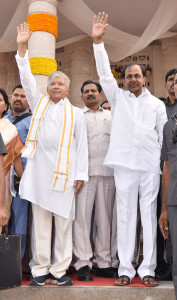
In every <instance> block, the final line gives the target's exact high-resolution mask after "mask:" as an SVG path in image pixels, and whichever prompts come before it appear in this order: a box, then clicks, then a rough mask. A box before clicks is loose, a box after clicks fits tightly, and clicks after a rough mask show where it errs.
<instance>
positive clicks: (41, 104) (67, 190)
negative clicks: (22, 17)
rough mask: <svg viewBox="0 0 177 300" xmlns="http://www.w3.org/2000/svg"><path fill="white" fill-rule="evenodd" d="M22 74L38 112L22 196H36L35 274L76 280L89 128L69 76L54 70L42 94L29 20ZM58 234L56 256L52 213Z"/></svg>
mask: <svg viewBox="0 0 177 300" xmlns="http://www.w3.org/2000/svg"><path fill="white" fill-rule="evenodd" d="M17 31H18V35H17V44H18V52H17V55H16V61H17V64H18V68H19V72H20V79H21V83H22V85H23V88H24V91H25V93H26V97H27V100H28V103H29V105H30V108H31V111H32V112H33V117H32V121H31V125H30V129H29V134H28V137H27V140H26V144H25V148H24V151H23V154H22V155H23V156H25V157H27V158H28V159H27V165H26V168H25V172H24V174H23V176H22V179H21V183H20V190H19V193H20V195H21V196H22V198H24V199H27V200H28V201H30V202H32V212H33V265H32V275H33V279H32V281H31V283H30V285H32V286H43V285H44V284H45V283H46V281H48V280H49V279H50V278H52V280H54V281H52V282H55V283H56V284H57V285H59V286H64V285H72V284H73V282H72V280H71V279H70V278H68V277H67V276H66V270H67V269H68V267H69V265H70V262H71V259H72V206H73V201H74V194H75V195H77V194H78V193H79V191H80V190H81V189H82V186H83V184H84V181H87V179H88V175H87V173H88V146H87V132H86V126H85V120H84V114H83V112H82V111H81V110H80V109H79V108H76V107H73V106H72V105H71V103H70V102H69V101H68V99H67V98H66V97H67V94H68V90H69V83H70V80H69V78H68V77H67V76H66V75H65V74H64V73H62V72H54V73H52V74H50V75H49V78H48V86H47V92H48V96H47V97H43V96H42V95H41V93H40V91H39V90H38V89H37V86H36V82H35V79H34V76H33V75H32V74H31V70H30V65H29V60H28V51H27V50H26V44H27V42H28V40H29V39H30V36H31V32H30V31H29V26H28V24H26V23H23V24H21V25H20V27H18V28H17ZM53 216H54V226H55V230H54V232H55V237H54V245H53V251H52V253H53V254H54V255H53V261H52V262H51V240H52V219H53Z"/></svg>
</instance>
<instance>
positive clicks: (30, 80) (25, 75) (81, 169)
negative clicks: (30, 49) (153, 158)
mask: <svg viewBox="0 0 177 300" xmlns="http://www.w3.org/2000/svg"><path fill="white" fill-rule="evenodd" d="M16 60H17V64H18V68H19V72H20V79H21V83H22V86H23V88H24V90H25V93H26V96H27V100H28V103H29V105H30V107H31V110H32V112H34V109H35V107H36V104H37V102H38V101H39V100H40V98H41V97H42V95H41V93H40V92H39V90H38V89H37V86H36V82H35V79H34V77H33V75H32V74H31V70H30V66H29V61H28V55H27V53H26V55H25V57H24V58H20V57H19V56H18V54H17V55H16ZM63 104H64V101H63V100H60V101H59V102H58V103H57V104H55V103H54V102H53V101H51V103H50V105H49V107H48V109H47V110H46V112H45V115H44V117H43V119H42V122H41V125H40V128H39V131H38V139H37V144H36V152H35V155H34V157H33V158H32V159H31V158H29V159H28V160H27V165H26V169H25V171H24V174H23V176H22V179H21V183H20V195H21V196H22V198H24V199H27V200H28V201H30V202H32V203H35V204H37V205H39V206H40V207H42V208H44V209H46V210H49V211H51V212H54V213H55V214H58V215H60V216H62V217H64V218H68V217H69V213H70V211H71V207H72V202H73V199H74V188H73V183H74V180H84V181H87V180H88V175H87V173H88V149H87V132H86V126H85V119H84V114H83V112H82V111H81V110H80V109H79V108H77V107H73V109H74V110H75V116H76V120H75V127H74V134H73V139H72V143H71V150H70V165H69V181H70V182H69V187H68V189H66V191H65V192H60V191H55V190H53V189H52V182H53V176H54V170H55V166H56V160H57V157H58V143H59V137H60V134H61V131H62V118H63V114H62V111H63V110H62V109H61V108H62V106H63Z"/></svg>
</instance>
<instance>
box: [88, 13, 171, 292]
mask: <svg viewBox="0 0 177 300" xmlns="http://www.w3.org/2000/svg"><path fill="white" fill-rule="evenodd" d="M107 18H108V15H105V13H102V14H101V13H99V14H98V16H97V17H96V16H95V17H94V23H93V31H92V36H93V41H94V45H93V46H94V55H95V60H96V66H97V72H98V75H99V77H100V83H101V86H102V88H103V90H104V92H105V95H106V97H107V99H108V101H109V102H110V104H111V111H112V116H113V120H112V129H111V138H110V146H109V149H108V153H107V155H106V158H105V161H104V163H105V164H106V165H108V166H112V167H113V168H114V176H115V184H116V195H117V219H118V220H117V230H118V253H119V259H120V265H119V269H118V274H119V278H118V280H116V282H115V285H126V284H128V283H129V282H130V281H131V280H132V278H133V277H134V276H135V270H134V268H133V266H132V259H133V254H134V247H135V234H136V216H137V199H138V195H139V202H140V211H141V221H142V226H143V261H142V263H141V265H140V267H139V268H138V274H139V276H140V277H141V278H142V279H143V282H144V284H145V285H146V286H156V285H157V282H156V280H155V279H154V269H155V267H156V197H157V193H158V190H159V174H160V150H161V145H162V131H163V126H164V124H165V123H166V121H167V117H166V112H165V106H164V104H163V103H162V102H161V101H160V100H159V99H157V98H156V97H154V96H152V95H151V94H150V92H149V91H148V90H147V89H146V88H145V87H144V85H145V74H143V73H144V71H143V70H142V69H141V67H140V66H139V65H136V64H133V65H130V66H128V67H127V68H126V70H125V86H126V88H127V89H128V91H123V90H122V89H120V88H118V86H117V82H116V80H115V79H114V77H113V75H112V72H111V69H110V64H109V59H108V56H107V53H106V51H105V49H104V44H103V42H102V36H103V35H104V34H105V31H106V27H107V25H108V24H107Z"/></svg>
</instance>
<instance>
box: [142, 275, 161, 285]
mask: <svg viewBox="0 0 177 300" xmlns="http://www.w3.org/2000/svg"><path fill="white" fill-rule="evenodd" d="M151 279H153V281H152V280H151ZM143 284H144V285H145V286H147V287H155V286H158V282H157V280H156V279H155V278H154V277H153V276H150V275H146V276H144V277H143Z"/></svg>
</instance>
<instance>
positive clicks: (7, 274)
mask: <svg viewBox="0 0 177 300" xmlns="http://www.w3.org/2000/svg"><path fill="white" fill-rule="evenodd" d="M3 230H4V231H5V232H4V234H2V235H0V289H8V288H12V287H16V286H20V285H21V284H22V269H21V236H20V235H8V228H7V226H4V228H3Z"/></svg>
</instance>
